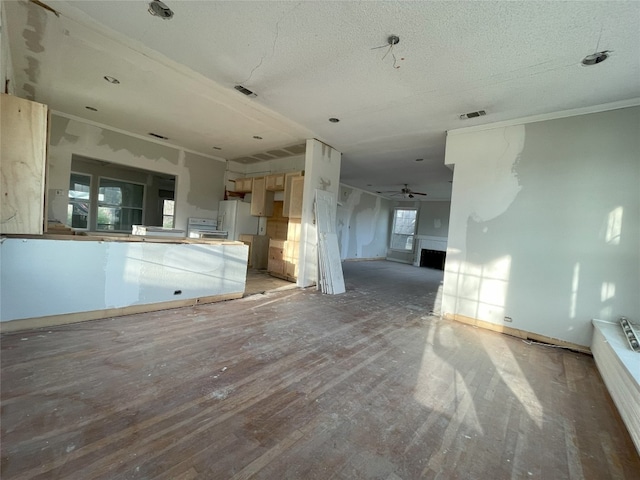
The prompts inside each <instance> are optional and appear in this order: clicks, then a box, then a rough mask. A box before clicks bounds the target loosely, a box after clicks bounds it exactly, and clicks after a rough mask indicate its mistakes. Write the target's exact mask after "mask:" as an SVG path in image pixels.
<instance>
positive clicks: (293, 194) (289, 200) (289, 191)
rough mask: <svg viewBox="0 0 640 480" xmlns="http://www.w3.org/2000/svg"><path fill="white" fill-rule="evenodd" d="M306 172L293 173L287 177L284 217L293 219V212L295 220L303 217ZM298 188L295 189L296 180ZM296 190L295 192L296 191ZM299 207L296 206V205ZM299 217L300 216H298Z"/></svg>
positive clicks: (285, 181) (283, 207) (283, 208)
mask: <svg viewBox="0 0 640 480" xmlns="http://www.w3.org/2000/svg"><path fill="white" fill-rule="evenodd" d="M303 174H304V172H291V173H287V174H286V175H285V180H284V204H283V206H282V216H284V217H291V212H292V210H293V213H294V218H300V217H302V192H303V189H304V177H303V176H302V175H303ZM295 179H298V180H296V186H295V189H294V180H295ZM294 190H295V191H294ZM296 202H297V203H298V205H295V203H296ZM296 215H298V216H296Z"/></svg>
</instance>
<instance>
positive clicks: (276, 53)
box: [4, 0, 640, 199]
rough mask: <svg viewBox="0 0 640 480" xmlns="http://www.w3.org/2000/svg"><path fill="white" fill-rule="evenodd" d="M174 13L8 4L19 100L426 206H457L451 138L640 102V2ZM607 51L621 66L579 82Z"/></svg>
mask: <svg viewBox="0 0 640 480" xmlns="http://www.w3.org/2000/svg"><path fill="white" fill-rule="evenodd" d="M165 3H167V4H168V5H169V6H170V7H171V8H172V9H173V10H174V12H175V16H174V18H173V19H171V20H167V21H165V20H161V19H159V18H157V17H153V16H151V15H150V14H149V13H148V12H147V2H144V1H133V2H129V1H118V2H115V1H108V2H102V1H90V2H83V1H79V2H53V1H52V2H47V4H48V5H50V6H51V7H53V8H55V9H56V10H58V11H59V12H60V13H61V16H60V17H56V16H55V15H53V14H52V13H50V12H48V11H46V10H44V9H42V8H41V7H37V6H35V5H33V4H31V5H28V4H26V3H25V2H5V5H4V6H5V7H6V13H7V18H8V30H9V35H10V39H11V50H12V54H13V63H14V70H15V74H16V80H17V82H16V84H17V87H18V92H17V93H19V94H24V95H31V96H32V97H33V98H35V99H36V100H38V101H42V102H45V103H48V104H49V105H51V106H52V107H53V108H55V109H57V110H61V111H63V112H66V113H70V114H74V115H78V116H81V117H85V118H88V119H91V120H94V121H97V122H100V123H105V124H108V125H112V126H115V127H118V128H122V129H125V130H128V131H132V132H135V133H139V134H142V135H145V134H147V133H148V132H155V133H159V134H162V135H165V136H167V137H169V142H170V143H175V144H177V145H181V146H184V147H187V148H191V149H193V150H196V151H200V152H203V153H207V154H210V155H217V156H220V157H223V158H236V157H247V156H251V155H253V154H256V153H260V152H264V151H267V150H273V149H277V148H280V147H286V146H290V145H294V144H297V143H300V142H301V141H303V140H304V139H305V138H308V137H316V138H319V139H320V140H322V141H324V142H326V143H328V144H329V145H332V146H333V147H335V148H336V149H338V150H339V151H341V152H342V153H343V169H342V178H341V179H342V181H343V182H344V183H347V184H349V185H353V186H358V187H361V188H364V189H367V190H370V191H376V190H391V189H393V188H395V187H398V188H400V187H401V186H402V184H404V183H408V184H409V186H410V187H411V188H413V189H414V190H416V191H423V192H427V193H428V194H429V197H428V198H429V199H446V198H449V196H450V191H451V187H450V183H449V181H450V180H451V171H450V170H449V169H447V168H446V167H444V165H443V159H444V145H445V136H446V133H445V132H446V131H447V130H449V129H455V128H460V127H465V126H471V125H477V124H482V123H492V122H496V121H502V120H508V119H513V118H519V117H524V116H529V115H535V114H542V113H548V112H554V111H559V110H565V109H571V108H578V107H585V106H591V105H597V104H602V103H608V102H614V101H620V100H627V99H631V98H636V97H640V81H639V79H640V33H639V32H640V3H638V2H529V1H527V2H506V1H505V2H276V1H269V2H240V1H231V2H214V1H209V2H190V1H179V2H178V1H171V0H167V1H166V2H165ZM391 34H395V35H398V36H399V37H400V42H399V43H398V44H397V45H395V46H394V49H393V51H392V52H389V51H388V50H389V49H388V48H386V47H384V48H378V49H376V48H375V47H379V46H384V45H386V43H387V37H388V36H389V35H391ZM596 48H598V49H599V50H611V51H612V55H611V58H610V59H609V60H607V61H606V62H604V63H602V64H600V65H596V66H594V67H583V66H582V65H581V64H580V60H581V59H582V58H583V57H584V56H585V55H587V54H590V53H593V52H594V51H595V50H596ZM394 67H400V68H394ZM103 75H113V76H115V77H117V78H118V79H120V81H121V84H120V85H110V84H108V83H106V82H105V81H104V80H102V76H103ZM236 84H242V85H244V86H245V87H247V88H249V89H251V90H253V91H255V92H256V93H257V95H258V96H257V97H255V98H247V97H244V96H243V95H241V94H240V93H238V92H237V91H235V90H234V89H233V86H234V85H236ZM86 105H91V106H94V107H96V108H98V112H89V111H88V110H86V109H85V108H84V107H85V106H86ZM479 109H484V110H486V111H487V115H486V116H484V117H480V118H478V119H473V120H467V121H461V120H460V119H459V115H460V114H461V113H465V112H471V111H475V110H479ZM330 117H337V118H339V119H340V122H339V123H330V122H329V121H328V118H330ZM256 135H257V136H260V137H262V138H263V140H256V139H254V138H253V136H256ZM213 146H217V147H220V148H221V150H213V149H212V148H213ZM416 158H423V159H424V161H422V162H416V161H415V160H416ZM368 185H371V186H370V187H369V186H368Z"/></svg>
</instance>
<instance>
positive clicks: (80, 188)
mask: <svg viewBox="0 0 640 480" xmlns="http://www.w3.org/2000/svg"><path fill="white" fill-rule="evenodd" d="M90 207H91V175H83V174H80V173H72V174H71V176H70V177H69V204H68V205H67V225H69V226H70V227H72V228H89V209H90Z"/></svg>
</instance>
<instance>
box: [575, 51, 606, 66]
mask: <svg viewBox="0 0 640 480" xmlns="http://www.w3.org/2000/svg"><path fill="white" fill-rule="evenodd" d="M610 53H611V51H610V50H604V51H602V52H596V53H592V54H591V55H587V56H586V57H584V58H583V59H582V65H584V66H585V67H590V66H591V65H597V64H598V63H602V62H604V61H605V60H606V59H607V58H609V54H610Z"/></svg>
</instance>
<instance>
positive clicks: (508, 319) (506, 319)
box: [504, 317, 513, 323]
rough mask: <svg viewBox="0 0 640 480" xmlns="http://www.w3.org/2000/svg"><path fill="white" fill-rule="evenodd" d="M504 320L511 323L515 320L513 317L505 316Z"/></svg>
mask: <svg viewBox="0 0 640 480" xmlns="http://www.w3.org/2000/svg"><path fill="white" fill-rule="evenodd" d="M504 321H505V322H509V323H511V322H513V319H512V318H511V317H504Z"/></svg>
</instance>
